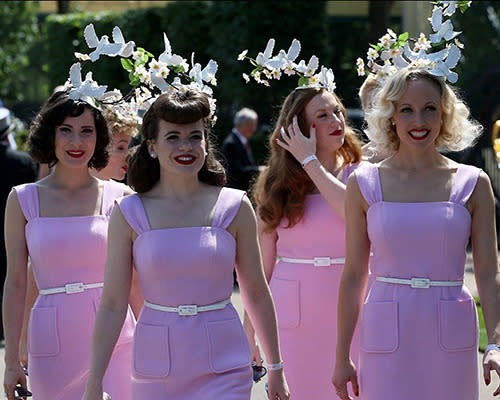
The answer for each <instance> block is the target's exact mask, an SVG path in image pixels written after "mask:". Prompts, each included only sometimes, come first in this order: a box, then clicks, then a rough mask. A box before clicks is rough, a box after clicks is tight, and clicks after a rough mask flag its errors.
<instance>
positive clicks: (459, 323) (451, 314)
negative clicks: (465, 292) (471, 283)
mask: <svg viewBox="0 0 500 400" xmlns="http://www.w3.org/2000/svg"><path fill="white" fill-rule="evenodd" d="M477 329H478V328H477V312H476V306H475V304H474V299H466V300H440V301H439V344H440V346H441V349H443V350H444V351H467V350H472V349H474V348H476V346H477Z"/></svg>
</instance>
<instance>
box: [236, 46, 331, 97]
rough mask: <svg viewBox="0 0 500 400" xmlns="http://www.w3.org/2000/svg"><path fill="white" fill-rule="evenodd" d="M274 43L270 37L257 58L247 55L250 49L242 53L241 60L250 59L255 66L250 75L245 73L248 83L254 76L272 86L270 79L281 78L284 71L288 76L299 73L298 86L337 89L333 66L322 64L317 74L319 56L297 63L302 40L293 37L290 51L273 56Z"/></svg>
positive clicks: (262, 82)
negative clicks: (328, 66)
mask: <svg viewBox="0 0 500 400" xmlns="http://www.w3.org/2000/svg"><path fill="white" fill-rule="evenodd" d="M274 43H275V41H274V39H269V41H268V42H267V46H266V49H265V50H264V52H260V53H259V54H257V57H256V58H255V59H253V58H251V57H248V56H247V53H248V50H244V51H243V52H241V53H240V55H239V56H238V60H239V61H242V60H244V59H248V60H249V61H250V63H251V64H252V65H253V66H254V67H255V68H254V69H253V70H252V72H250V75H248V74H243V78H244V79H245V81H246V82H247V83H248V82H249V81H250V79H251V78H253V79H254V80H255V81H256V82H257V83H261V84H263V85H265V86H270V84H269V81H270V80H272V79H277V80H279V79H280V78H281V76H282V74H283V73H284V74H285V75H288V76H291V75H297V76H298V77H299V80H298V86H297V88H310V87H322V88H325V89H327V90H328V91H330V92H333V91H334V90H335V77H334V74H333V71H332V69H331V68H326V67H325V66H323V65H322V66H321V68H320V70H319V73H317V74H316V71H317V70H318V67H319V59H318V57H316V56H314V55H313V56H312V57H311V58H310V59H309V62H307V64H306V62H305V60H300V61H299V62H298V63H296V60H297V57H298V56H299V53H300V50H301V46H300V42H299V41H298V40H297V39H293V41H292V44H291V45H290V48H289V49H288V51H285V50H283V49H282V50H280V51H279V52H278V54H277V55H275V56H274V57H273V55H272V53H273V50H274ZM263 75H264V76H263Z"/></svg>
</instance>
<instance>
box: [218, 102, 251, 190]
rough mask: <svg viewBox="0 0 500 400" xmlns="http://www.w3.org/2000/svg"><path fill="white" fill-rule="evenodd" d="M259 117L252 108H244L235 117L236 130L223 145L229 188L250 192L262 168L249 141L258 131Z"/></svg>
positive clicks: (234, 129)
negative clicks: (251, 185)
mask: <svg viewBox="0 0 500 400" xmlns="http://www.w3.org/2000/svg"><path fill="white" fill-rule="evenodd" d="M257 122H258V116H257V113H256V112H255V111H254V110H251V109H250V108H242V109H241V110H240V111H238V112H237V113H236V115H235V116H234V128H233V130H232V132H231V133H230V134H229V135H228V136H227V137H226V138H225V139H224V142H223V143H222V154H223V156H224V158H225V161H226V163H225V164H226V167H227V175H228V183H227V186H229V187H232V188H235V189H240V190H244V191H247V192H248V189H249V187H250V184H251V183H252V181H253V180H254V179H255V178H256V176H257V175H258V173H259V171H260V168H259V166H258V165H257V163H256V162H255V159H254V157H253V154H252V149H251V148H250V144H249V143H248V140H249V139H250V138H251V137H252V135H253V134H254V133H255V131H256V130H257Z"/></svg>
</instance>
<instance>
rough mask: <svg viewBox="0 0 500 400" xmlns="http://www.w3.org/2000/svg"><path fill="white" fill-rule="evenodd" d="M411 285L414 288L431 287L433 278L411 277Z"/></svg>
mask: <svg viewBox="0 0 500 400" xmlns="http://www.w3.org/2000/svg"><path fill="white" fill-rule="evenodd" d="M410 286H411V287H412V288H414V289H429V288H430V287H431V280H430V279H428V278H411V284H410Z"/></svg>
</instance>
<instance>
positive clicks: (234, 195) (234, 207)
mask: <svg viewBox="0 0 500 400" xmlns="http://www.w3.org/2000/svg"><path fill="white" fill-rule="evenodd" d="M245 195H246V193H245V192H244V191H242V190H238V189H231V188H227V187H223V188H222V189H221V192H220V194H219V198H218V199H217V203H216V205H215V212H214V219H213V221H212V226H213V227H219V228H223V229H227V227H228V226H229V225H230V224H231V222H232V221H233V219H234V217H235V216H236V214H237V213H238V210H239V209H240V205H241V200H242V199H243V196H245Z"/></svg>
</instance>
